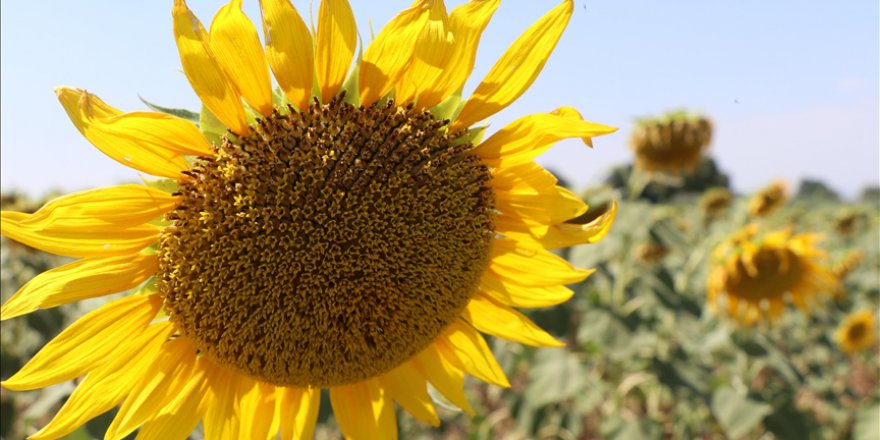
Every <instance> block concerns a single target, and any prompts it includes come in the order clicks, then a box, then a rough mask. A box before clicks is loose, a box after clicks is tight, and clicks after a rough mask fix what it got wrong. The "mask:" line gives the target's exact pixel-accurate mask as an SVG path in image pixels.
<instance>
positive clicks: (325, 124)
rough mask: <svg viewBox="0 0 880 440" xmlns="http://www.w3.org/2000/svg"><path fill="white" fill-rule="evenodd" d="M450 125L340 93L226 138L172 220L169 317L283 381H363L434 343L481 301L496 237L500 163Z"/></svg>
mask: <svg viewBox="0 0 880 440" xmlns="http://www.w3.org/2000/svg"><path fill="white" fill-rule="evenodd" d="M446 127H447V121H438V120H435V119H434V118H433V117H432V115H431V114H430V113H429V112H426V111H422V112H417V111H414V110H413V109H412V108H411V107H398V106H396V105H395V104H394V103H393V102H388V103H386V104H384V105H374V106H371V107H360V108H358V107H354V106H352V105H350V104H347V103H343V102H341V100H339V99H337V100H334V101H333V102H331V103H329V104H326V105H320V104H317V103H315V104H313V105H312V106H311V107H310V108H308V109H306V110H305V111H303V112H297V111H294V110H293V109H291V111H290V112H289V113H284V114H282V113H280V112H277V111H276V112H275V114H273V115H272V116H270V117H268V118H265V119H258V120H257V124H255V127H254V130H253V131H252V133H251V134H250V135H248V136H246V137H243V138H239V139H234V140H233V139H226V140H224V142H223V144H222V145H221V146H219V147H218V151H217V154H216V156H215V157H211V158H200V159H199V160H198V161H197V162H196V163H195V164H194V165H193V167H192V169H191V170H190V171H189V172H188V174H189V176H190V177H189V178H188V179H183V180H182V181H181V189H180V195H181V198H182V201H181V203H180V205H179V206H178V207H177V208H176V209H175V210H174V211H173V212H171V213H170V214H169V215H168V216H167V218H168V219H169V220H171V221H172V223H173V224H172V225H171V226H169V227H167V228H165V231H164V232H163V234H162V238H161V244H160V247H159V259H160V267H159V276H158V277H157V278H158V287H159V291H160V293H161V294H162V295H163V296H164V298H165V307H166V309H167V310H168V313H169V315H170V317H171V321H172V322H173V323H174V324H175V325H176V327H177V328H178V329H179V330H180V332H181V333H182V334H184V335H186V336H189V337H190V338H192V339H194V340H195V341H196V343H197V344H198V346H199V349H200V350H201V351H202V352H203V353H204V354H206V355H208V356H210V357H211V358H213V359H215V360H216V361H218V362H219V363H221V364H222V365H225V366H227V367H230V368H232V369H234V370H236V371H239V372H241V373H244V374H246V375H249V376H250V377H252V378H255V379H258V380H261V381H265V382H268V383H272V384H275V385H283V386H332V385H341V384H347V383H354V382H357V381H361V380H364V379H368V378H371V377H375V376H376V375H379V374H381V373H384V372H387V371H389V370H391V369H393V368H394V367H396V366H397V365H400V364H401V363H402V362H404V361H405V360H407V359H408V358H409V357H411V356H412V355H414V354H416V353H418V352H419V351H420V350H422V349H424V348H425V347H426V346H427V345H428V344H429V343H430V342H431V341H432V340H433V339H434V338H436V337H437V336H438V335H439V334H440V333H441V332H442V331H443V329H444V328H446V327H447V325H448V324H450V323H451V322H452V321H453V320H454V319H457V317H458V316H459V314H460V312H461V311H462V309H463V308H464V307H465V305H466V304H467V302H468V301H469V299H470V298H471V296H472V295H473V293H474V291H475V290H476V288H477V285H478V282H479V279H480V276H481V274H482V273H483V271H484V270H485V268H486V266H487V264H488V260H489V252H490V247H491V243H492V240H493V237H494V232H493V216H494V214H493V213H494V195H493V193H492V190H491V189H490V187H489V185H488V184H489V180H490V178H491V175H490V173H489V170H488V169H487V168H486V166H484V165H482V164H481V162H480V160H479V158H478V157H477V156H476V155H474V154H472V153H471V152H470V150H471V149H472V146H471V145H470V144H469V143H461V142H456V137H457V135H460V134H461V133H449V132H448V131H447V130H446Z"/></svg>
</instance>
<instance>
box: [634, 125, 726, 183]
mask: <svg viewBox="0 0 880 440" xmlns="http://www.w3.org/2000/svg"><path fill="white" fill-rule="evenodd" d="M711 140H712V123H711V122H710V121H709V119H708V118H706V117H704V116H702V115H699V114H696V113H690V112H683V111H678V112H671V113H667V114H665V115H662V116H659V117H656V118H646V119H642V120H640V121H638V122H637V123H636V128H635V129H634V130H633V133H632V136H631V137H630V148H632V150H633V152H634V153H635V166H636V167H638V168H641V169H644V170H647V171H658V172H667V173H672V174H680V173H681V172H682V171H686V172H692V171H693V170H694V169H695V168H696V167H697V165H699V164H700V160H702V158H703V152H704V151H705V150H706V148H707V147H708V146H709V142H711Z"/></svg>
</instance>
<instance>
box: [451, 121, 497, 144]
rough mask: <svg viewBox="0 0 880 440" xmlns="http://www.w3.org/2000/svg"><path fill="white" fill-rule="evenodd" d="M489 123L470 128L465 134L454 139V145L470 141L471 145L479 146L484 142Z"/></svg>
mask: <svg viewBox="0 0 880 440" xmlns="http://www.w3.org/2000/svg"><path fill="white" fill-rule="evenodd" d="M487 127H489V126H488V125H484V126H482V127H474V128H468V129H467V133H465V134H464V136H459V137H457V138H455V140H453V141H452V145H461V144H464V143H468V142H470V143H471V145H473V146H477V145H479V144H480V142H482V140H483V136H484V135H485V134H486V128H487Z"/></svg>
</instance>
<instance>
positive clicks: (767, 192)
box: [748, 182, 788, 217]
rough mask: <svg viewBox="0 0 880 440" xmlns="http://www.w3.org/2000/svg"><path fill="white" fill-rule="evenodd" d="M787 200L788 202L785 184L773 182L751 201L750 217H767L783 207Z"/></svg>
mask: <svg viewBox="0 0 880 440" xmlns="http://www.w3.org/2000/svg"><path fill="white" fill-rule="evenodd" d="M786 200H788V195H787V191H786V187H785V184H784V183H782V182H773V183H771V184H770V185H768V186H766V187H764V188H762V189H761V190H760V191H758V193H757V194H755V195H754V196H752V198H751V199H749V206H748V209H749V215H750V216H752V217H766V216H768V215H769V214H770V213H772V212H773V211H776V210H777V209H779V208H780V207H782V205H784V204H785V201H786Z"/></svg>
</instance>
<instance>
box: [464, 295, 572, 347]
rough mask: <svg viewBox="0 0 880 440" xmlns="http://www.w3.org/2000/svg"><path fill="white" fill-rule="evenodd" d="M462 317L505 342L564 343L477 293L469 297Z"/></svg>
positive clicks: (521, 316) (553, 345) (511, 310)
mask: <svg viewBox="0 0 880 440" xmlns="http://www.w3.org/2000/svg"><path fill="white" fill-rule="evenodd" d="M462 317H463V318H464V319H466V320H467V321H468V322H470V323H471V324H472V325H473V326H474V328H476V329H477V330H479V331H481V332H483V333H488V334H490V335H493V336H497V337H499V338H504V339H507V340H509V341H514V342H519V343H522V344H526V345H531V346H535V347H562V346H564V345H565V344H563V343H561V342H559V341H557V340H556V338H554V337H553V336H550V334H548V333H547V332H545V331H544V330H541V328H540V327H538V326H537V325H535V323H534V322H532V321H531V320H530V319H529V318H527V317H526V316H525V315H523V314H522V313H519V312H517V311H516V310H514V309H512V308H510V307H508V306H506V305H504V304H501V303H499V302H496V301H495V300H492V299H491V298H490V297H488V296H486V295H484V294H481V293H477V294H476V295H474V297H473V298H471V302H469V303H468V305H467V308H466V309H465V310H464V312H462Z"/></svg>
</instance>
